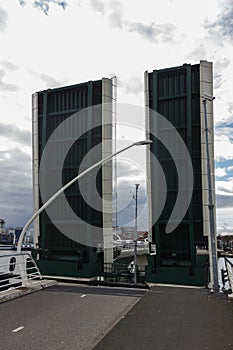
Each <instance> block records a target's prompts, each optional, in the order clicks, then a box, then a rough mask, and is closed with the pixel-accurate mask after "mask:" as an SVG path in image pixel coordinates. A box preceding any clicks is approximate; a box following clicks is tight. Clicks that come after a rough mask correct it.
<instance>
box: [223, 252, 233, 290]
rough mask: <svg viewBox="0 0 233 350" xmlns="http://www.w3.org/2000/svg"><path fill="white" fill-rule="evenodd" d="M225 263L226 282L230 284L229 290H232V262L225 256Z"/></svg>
mask: <svg viewBox="0 0 233 350" xmlns="http://www.w3.org/2000/svg"><path fill="white" fill-rule="evenodd" d="M225 265H226V271H227V275H228V283H229V285H230V289H231V291H233V263H232V262H231V261H230V260H229V259H228V258H225Z"/></svg>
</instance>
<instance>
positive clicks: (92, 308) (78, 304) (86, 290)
mask: <svg viewBox="0 0 233 350" xmlns="http://www.w3.org/2000/svg"><path fill="white" fill-rule="evenodd" d="M144 293H145V291H144V290H135V289H126V288H112V287H111V288H108V287H90V286H80V285H74V284H59V285H58V286H56V287H51V288H47V289H44V290H42V291H39V292H36V293H32V294H29V295H26V296H24V297H21V298H18V299H14V300H11V301H8V302H6V303H3V304H1V305H0V334H1V336H0V349H1V350H12V349H17V350H21V349H24V350H25V349H27V350H37V349H40V350H41V349H43V350H60V349H63V350H83V349H85V350H89V349H93V348H94V346H95V345H96V344H97V343H98V342H99V341H100V340H101V339H102V338H103V336H104V335H105V334H106V333H107V332H108V331H109V330H110V329H111V328H112V327H113V326H114V325H115V324H116V323H117V322H118V321H119V320H120V319H122V318H123V317H124V315H125V314H126V313H127V312H128V311H129V310H130V309H131V308H132V307H133V306H134V305H135V303H136V302H137V301H138V300H139V299H140V298H141V296H142V295H143V294H144Z"/></svg>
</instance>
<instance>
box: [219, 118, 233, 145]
mask: <svg viewBox="0 0 233 350" xmlns="http://www.w3.org/2000/svg"><path fill="white" fill-rule="evenodd" d="M215 135H216V136H217V137H218V136H220V137H221V136H222V135H224V136H227V137H228V138H229V140H230V141H231V142H233V116H231V117H229V118H225V119H223V120H221V121H219V122H218V123H216V124H215Z"/></svg>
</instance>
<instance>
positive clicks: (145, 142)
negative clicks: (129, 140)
mask: <svg viewBox="0 0 233 350" xmlns="http://www.w3.org/2000/svg"><path fill="white" fill-rule="evenodd" d="M152 142H153V141H151V140H142V141H138V142H135V145H136V146H142V145H149V144H150V143H152Z"/></svg>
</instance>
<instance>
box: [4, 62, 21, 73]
mask: <svg viewBox="0 0 233 350" xmlns="http://www.w3.org/2000/svg"><path fill="white" fill-rule="evenodd" d="M1 65H2V66H3V67H4V68H5V69H7V70H8V71H10V72H14V71H15V70H16V69H18V66H16V65H15V64H14V63H12V62H10V61H7V60H2V61H1Z"/></svg>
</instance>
